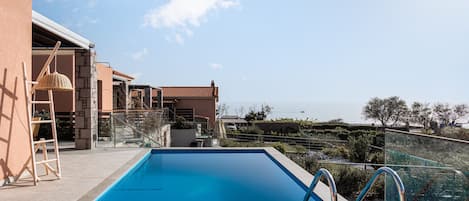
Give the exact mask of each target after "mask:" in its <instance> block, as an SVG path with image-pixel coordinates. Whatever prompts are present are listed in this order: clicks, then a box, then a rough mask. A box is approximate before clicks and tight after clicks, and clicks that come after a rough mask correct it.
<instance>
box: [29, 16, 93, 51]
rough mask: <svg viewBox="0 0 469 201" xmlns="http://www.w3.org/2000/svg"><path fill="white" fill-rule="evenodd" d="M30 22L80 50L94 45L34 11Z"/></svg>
mask: <svg viewBox="0 0 469 201" xmlns="http://www.w3.org/2000/svg"><path fill="white" fill-rule="evenodd" d="M32 22H33V24H35V25H37V26H39V27H41V28H43V29H46V30H47V31H50V32H51V33H53V34H56V35H58V36H60V37H62V38H64V39H66V40H68V41H70V42H72V43H74V44H76V45H77V46H79V47H81V48H84V49H90V48H93V47H94V44H93V43H92V42H91V41H90V40H88V39H86V38H84V37H83V36H80V35H78V34H77V33H75V32H73V31H70V30H69V29H67V28H65V27H64V26H62V25H60V24H58V23H56V22H54V21H52V20H51V19H49V18H47V17H45V16H43V15H41V14H39V13H38V12H36V11H34V10H33V15H32Z"/></svg>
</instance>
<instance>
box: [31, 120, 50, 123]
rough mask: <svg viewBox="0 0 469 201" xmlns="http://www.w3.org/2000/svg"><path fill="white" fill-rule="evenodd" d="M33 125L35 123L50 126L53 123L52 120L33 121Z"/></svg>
mask: <svg viewBox="0 0 469 201" xmlns="http://www.w3.org/2000/svg"><path fill="white" fill-rule="evenodd" d="M31 123H33V124H46V123H48V124H50V123H52V120H39V121H31Z"/></svg>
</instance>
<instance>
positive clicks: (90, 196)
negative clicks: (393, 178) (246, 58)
mask: <svg viewBox="0 0 469 201" xmlns="http://www.w3.org/2000/svg"><path fill="white" fill-rule="evenodd" d="M151 150H152V149H145V150H142V151H141V152H140V153H139V154H137V156H135V157H134V158H132V159H131V160H130V161H129V162H127V163H126V164H124V165H123V166H122V167H121V168H119V169H118V170H117V171H116V172H114V173H113V174H112V175H111V176H109V177H107V178H106V179H105V180H104V181H102V182H101V183H100V184H98V185H97V186H96V187H95V188H93V190H91V191H89V192H88V193H86V194H85V195H84V196H82V197H81V198H80V199H79V200H80V201H85V200H95V199H96V198H98V196H100V195H101V194H102V193H103V192H104V191H105V190H106V189H108V188H110V187H111V186H112V185H113V184H114V183H115V182H116V181H117V180H119V179H120V178H121V177H122V176H123V175H125V174H126V173H127V172H128V171H130V170H131V169H132V168H133V167H134V166H135V165H137V163H138V162H139V161H141V160H142V158H143V156H144V155H145V154H148V153H150V152H151ZM156 150H157V151H165V150H168V151H176V150H181V151H190V150H193V151H210V150H213V151H222V150H226V151H230V150H232V151H247V152H249V151H261V152H265V153H267V154H268V155H269V156H270V157H271V159H273V160H275V162H277V163H278V164H279V165H281V166H283V168H284V169H286V170H287V171H288V172H289V173H291V175H293V176H294V177H296V178H297V179H298V180H299V181H300V182H302V183H303V184H304V185H305V186H309V185H310V183H311V181H312V180H313V175H311V174H310V173H309V172H307V171H306V170H304V169H303V168H301V167H300V166H299V165H297V164H296V163H294V162H293V161H291V160H290V159H289V158H288V157H286V156H285V155H283V154H282V153H280V152H279V151H277V150H276V149H274V148H272V147H240V148H236V147H229V148H212V147H210V148H189V147H188V148H185V147H181V148H159V149H156ZM339 185H340V184H339ZM314 193H315V194H316V195H317V196H319V197H320V198H321V199H322V200H324V201H327V200H331V198H330V193H329V187H328V186H327V185H326V184H324V183H322V182H319V184H318V185H317V187H316V189H315V190H314ZM338 200H339V201H346V199H345V198H343V197H342V196H339V197H338Z"/></svg>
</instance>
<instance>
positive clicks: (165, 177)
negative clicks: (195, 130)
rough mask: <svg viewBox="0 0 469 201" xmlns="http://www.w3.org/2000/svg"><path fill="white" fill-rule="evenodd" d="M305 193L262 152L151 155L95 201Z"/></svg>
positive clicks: (294, 198)
mask: <svg viewBox="0 0 469 201" xmlns="http://www.w3.org/2000/svg"><path fill="white" fill-rule="evenodd" d="M306 190H307V187H306V186H305V185H304V184H303V183H302V182H301V181H299V180H298V179H297V178H296V177H295V176H293V175H292V174H291V173H290V172H289V171H288V170H286V169H285V168H284V167H283V166H282V165H281V164H280V163H278V162H277V161H276V160H275V159H274V158H273V157H272V156H271V155H270V154H269V153H267V152H266V151H265V150H152V151H151V152H149V153H147V154H146V155H145V156H144V157H143V158H142V159H141V160H140V161H139V162H138V163H137V164H136V165H135V166H134V167H133V168H132V169H130V170H129V171H128V172H127V173H126V174H125V175H124V176H122V177H121V178H120V179H119V180H118V181H116V182H115V183H114V184H113V185H112V186H110V187H109V188H108V189H107V190H106V191H105V192H103V193H102V194H101V195H100V196H99V197H98V198H97V200H100V201H104V200H126V201H127V200H158V201H179V200H181V201H182V200H184V201H261V200H269V201H302V200H303V196H304V195H305V193H306ZM313 200H321V199H320V198H319V197H318V196H316V195H313V196H312V197H311V198H310V201H313Z"/></svg>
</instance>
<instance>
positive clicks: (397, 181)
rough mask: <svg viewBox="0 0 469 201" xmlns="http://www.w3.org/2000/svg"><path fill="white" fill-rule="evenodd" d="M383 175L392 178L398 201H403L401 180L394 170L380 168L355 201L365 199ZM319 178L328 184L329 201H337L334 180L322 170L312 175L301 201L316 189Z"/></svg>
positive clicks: (304, 200)
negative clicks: (397, 193)
mask: <svg viewBox="0 0 469 201" xmlns="http://www.w3.org/2000/svg"><path fill="white" fill-rule="evenodd" d="M384 173H387V174H389V175H390V176H391V177H392V179H393V181H394V183H395V184H396V188H397V191H398V192H399V201H405V188H404V184H403V183H402V180H401V178H400V177H399V175H397V173H396V172H395V171H394V170H392V169H391V168H388V167H381V168H379V169H378V170H377V171H376V172H375V174H374V175H373V177H371V179H370V180H369V181H368V183H367V184H366V186H365V188H363V189H362V191H361V192H360V194H359V195H358V197H357V199H356V201H362V200H363V199H364V198H365V195H366V194H367V193H368V191H369V190H370V188H371V186H373V184H374V183H375V182H376V179H377V178H378V176H380V175H382V174H384ZM321 176H324V177H326V180H327V183H328V184H329V191H330V193H331V201H337V188H336V185H335V181H334V178H333V177H332V175H331V173H330V172H329V171H328V170H326V169H324V168H321V169H319V170H318V171H317V172H316V174H315V175H314V179H313V181H312V182H311V185H310V187H309V189H308V192H306V194H305V197H304V198H303V201H308V199H309V197H310V196H311V194H312V193H313V190H314V188H316V186H317V184H318V183H319V179H320V178H321Z"/></svg>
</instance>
